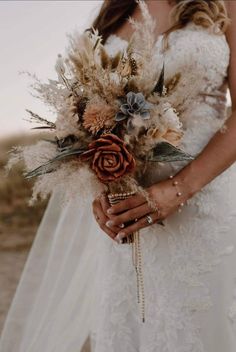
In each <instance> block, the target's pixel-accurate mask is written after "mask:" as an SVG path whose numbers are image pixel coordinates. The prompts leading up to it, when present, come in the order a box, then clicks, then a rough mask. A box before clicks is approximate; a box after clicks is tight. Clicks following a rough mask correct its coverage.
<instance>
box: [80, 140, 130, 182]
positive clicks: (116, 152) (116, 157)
mask: <svg viewBox="0 0 236 352" xmlns="http://www.w3.org/2000/svg"><path fill="white" fill-rule="evenodd" d="M81 159H82V160H84V161H86V160H90V159H91V167H92V169H93V170H94V171H95V173H96V174H97V177H98V178H99V180H100V181H102V182H103V183H107V182H109V181H116V180H117V179H119V178H120V177H122V176H124V175H125V174H127V173H129V172H131V171H133V170H134V168H135V160H134V158H133V156H132V154H131V153H130V152H129V151H128V150H127V148H126V146H125V143H124V142H123V141H122V140H121V139H120V138H119V137H117V136H116V135H114V134H104V135H102V136H101V137H100V138H98V139H97V140H95V141H93V142H92V143H90V144H89V149H88V150H87V151H86V152H84V153H83V154H82V155H81Z"/></svg>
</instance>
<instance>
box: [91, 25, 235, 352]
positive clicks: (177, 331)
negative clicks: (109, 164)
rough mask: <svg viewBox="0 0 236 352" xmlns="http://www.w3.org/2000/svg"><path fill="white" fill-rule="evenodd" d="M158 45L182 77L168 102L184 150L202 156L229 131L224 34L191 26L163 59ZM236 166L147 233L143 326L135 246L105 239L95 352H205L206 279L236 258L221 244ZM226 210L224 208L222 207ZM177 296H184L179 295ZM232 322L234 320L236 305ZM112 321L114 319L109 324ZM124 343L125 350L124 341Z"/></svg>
mask: <svg viewBox="0 0 236 352" xmlns="http://www.w3.org/2000/svg"><path fill="white" fill-rule="evenodd" d="M160 39H161V38H159V39H158V40H157V42H156V47H157V65H160V68H161V66H162V63H163V55H164V60H165V69H166V80H168V79H171V78H172V77H173V76H174V75H175V74H176V73H180V75H181V78H180V81H179V84H178V85H177V86H176V88H175V89H174V90H173V92H172V94H171V97H170V100H171V103H172V104H173V105H174V106H175V107H176V108H177V110H178V107H179V102H180V104H181V107H182V108H181V116H182V120H183V124H184V128H185V136H184V139H183V142H182V148H183V149H185V150H186V151H187V152H189V153H192V154H193V155H196V154H198V153H199V152H200V151H201V150H202V149H203V148H204V146H205V145H206V144H207V142H208V141H209V139H210V138H211V137H212V136H213V134H214V133H215V132H216V131H217V130H218V129H219V128H220V127H221V126H222V125H223V123H224V120H225V118H226V115H225V101H226V99H225V93H226V91H225V87H226V86H225V80H226V76H227V67H228V63H229V47H228V44H227V42H226V39H225V36H224V35H216V34H214V33H213V32H212V30H211V29H209V30H207V29H204V28H202V27H200V26H197V25H195V24H193V23H190V24H188V25H187V26H186V27H185V28H184V29H181V30H177V31H175V32H173V33H171V35H170V49H169V50H168V51H167V52H165V53H164V54H163V52H162V51H161V40H160ZM126 44H127V43H126V41H125V40H121V39H120V38H118V37H116V36H111V37H110V38H109V40H108V43H107V49H108V50H109V52H110V53H113V54H115V52H116V51H117V50H120V49H123V48H125V47H126ZM184 165H185V163H184V162H181V163H173V164H169V165H164V164H163V165H162V167H161V168H160V169H159V170H158V171H156V170H155V169H154V168H151V167H150V168H149V169H148V171H147V173H146V174H145V177H144V180H143V182H144V183H146V184H150V183H153V182H157V181H158V180H160V179H163V178H166V177H168V175H170V174H171V173H175V172H177V171H178V170H179V169H181V168H182V167H183V166H184ZM234 175H235V167H231V168H230V169H228V170H227V171H226V172H224V173H223V174H222V175H220V176H219V177H217V178H216V179H215V180H214V181H213V182H212V183H211V184H209V185H207V186H206V187H205V188H204V189H203V190H202V191H201V192H199V193H198V194H197V195H196V196H195V197H193V198H192V199H191V200H190V201H189V202H188V206H187V207H185V208H184V210H183V212H182V213H181V214H179V213H178V214H174V215H172V216H171V217H169V218H168V219H167V220H166V226H165V227H161V226H159V225H154V226H152V227H150V228H148V229H144V230H142V231H141V245H142V250H143V270H144V285H145V297H146V298H145V302H146V322H145V324H142V323H141V321H140V317H139V314H138V306H137V302H136V287H135V273H134V271H133V266H132V253H131V248H130V247H129V246H124V245H122V246H119V245H117V244H114V243H113V242H111V241H110V240H109V239H107V238H105V239H104V241H101V246H102V247H101V248H99V249H98V250H99V252H100V253H102V254H103V259H102V260H101V262H100V275H101V276H100V280H99V287H98V290H97V292H99V295H98V297H97V299H98V304H97V306H98V307H99V310H98V312H97V314H96V316H97V317H98V321H97V323H95V328H94V332H93V341H94V344H93V351H94V352H107V351H112V352H118V351H119V352H120V350H121V349H122V351H124V352H156V351H159V352H207V351H206V349H205V346H203V342H202V340H201V338H200V331H201V326H199V325H198V324H197V319H196V317H197V316H198V314H204V312H206V311H208V310H209V308H210V307H212V306H213V304H214V302H213V300H212V292H210V288H209V286H208V284H207V281H206V279H205V275H207V274H208V273H210V272H212V271H213V269H214V268H215V267H216V266H217V265H219V264H220V263H221V261H222V260H223V257H224V256H225V255H231V254H232V253H234V252H235V249H234V246H233V245H232V243H227V244H225V242H224V241H223V239H224V233H225V232H227V230H228V229H229V224H230V220H231V218H232V217H233V216H235V213H234V211H233V209H235V205H234V204H233V200H232V199H231V198H230V189H231V187H232V185H233V183H234V179H233V178H234ZM218 204H220V206H216V205H218ZM177 293H178V294H177ZM229 316H230V318H231V319H236V300H235V302H234V304H233V306H232V307H231V309H230V312H229ZM108 317H109V318H108ZM121 341H122V346H120V342H121Z"/></svg>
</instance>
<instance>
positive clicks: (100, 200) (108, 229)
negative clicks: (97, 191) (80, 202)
mask: <svg viewBox="0 0 236 352" xmlns="http://www.w3.org/2000/svg"><path fill="white" fill-rule="evenodd" d="M110 207H111V206H110V204H109V200H108V198H107V196H106V194H105V193H102V194H101V195H100V196H99V197H97V198H95V199H94V201H93V203H92V208H93V215H94V217H95V220H96V221H97V223H98V225H99V226H100V228H101V229H102V230H103V231H104V232H105V233H106V234H107V235H108V236H109V237H111V238H112V239H113V240H114V238H115V237H116V235H117V233H118V232H120V229H121V228H122V226H121V227H119V226H112V225H111V224H110V223H111V220H110V219H109V218H108V216H107V209H108V208H110Z"/></svg>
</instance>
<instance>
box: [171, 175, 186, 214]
mask: <svg viewBox="0 0 236 352" xmlns="http://www.w3.org/2000/svg"><path fill="white" fill-rule="evenodd" d="M169 178H170V179H171V180H172V186H173V187H175V189H176V196H177V197H181V196H182V192H180V190H179V187H178V184H179V182H178V181H176V180H174V176H173V175H170V176H169ZM184 205H185V203H184V202H181V203H180V204H179V205H178V212H179V213H181V211H182V208H183V207H184Z"/></svg>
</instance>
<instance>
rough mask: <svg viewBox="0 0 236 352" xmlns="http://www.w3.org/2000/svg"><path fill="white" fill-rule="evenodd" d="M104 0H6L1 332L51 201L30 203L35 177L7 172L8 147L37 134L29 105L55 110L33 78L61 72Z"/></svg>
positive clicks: (0, 73)
mask: <svg viewBox="0 0 236 352" xmlns="http://www.w3.org/2000/svg"><path fill="white" fill-rule="evenodd" d="M101 3H102V1H101V0H99V1H95V0H84V1H83V0H77V1H67V0H66V1H55V0H53V1H34V0H32V1H0V44H1V54H0V63H1V64H0V77H1V80H0V288H1V289H0V332H1V329H2V327H3V322H4V319H5V316H6V312H7V310H8V308H9V305H10V302H11V300H12V297H13V294H14V292H15V289H16V286H17V283H18V280H19V277H20V274H21V272H22V269H23V266H24V263H25V260H26V258H27V255H28V252H29V249H30V247H31V245H32V242H33V239H34V236H35V233H36V230H37V227H38V225H39V222H40V220H41V218H42V215H43V212H44V209H45V207H46V205H47V202H46V201H45V202H41V203H38V204H37V205H36V206H34V207H29V205H28V201H29V199H30V196H31V187H32V183H31V182H29V181H26V180H24V178H23V177H22V165H19V166H18V167H17V168H15V169H14V171H11V173H10V174H9V175H8V176H6V173H5V170H4V166H5V164H6V162H7V158H8V154H7V152H8V151H9V150H10V149H11V148H12V147H13V146H17V145H21V144H27V143H31V142H33V141H34V140H36V139H37V134H36V133H35V132H32V130H31V127H32V126H31V124H30V123H27V122H26V121H25V120H24V118H26V117H28V116H27V113H26V111H25V109H26V108H28V109H30V110H32V111H34V112H37V113H39V115H41V116H47V117H48V116H50V117H51V118H53V116H51V115H50V112H49V111H48V110H47V108H46V107H45V106H44V105H43V104H42V103H40V102H39V101H38V100H37V99H36V98H34V97H32V95H31V94H30V91H31V90H30V88H29V85H30V83H32V82H31V80H30V79H29V77H27V75H22V74H20V72H22V71H29V72H31V73H33V74H34V73H35V74H36V75H37V76H38V77H39V78H40V79H41V80H47V79H48V78H56V74H55V71H54V65H55V61H56V58H57V55H58V54H59V53H61V54H64V52H65V48H66V46H67V43H68V41H67V36H66V34H67V33H72V32H73V31H74V30H81V31H82V30H84V29H86V28H88V27H90V25H91V23H92V20H93V18H94V17H95V16H96V14H97V12H98V11H99V8H100V6H101Z"/></svg>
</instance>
